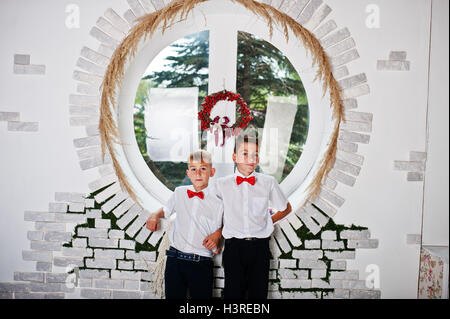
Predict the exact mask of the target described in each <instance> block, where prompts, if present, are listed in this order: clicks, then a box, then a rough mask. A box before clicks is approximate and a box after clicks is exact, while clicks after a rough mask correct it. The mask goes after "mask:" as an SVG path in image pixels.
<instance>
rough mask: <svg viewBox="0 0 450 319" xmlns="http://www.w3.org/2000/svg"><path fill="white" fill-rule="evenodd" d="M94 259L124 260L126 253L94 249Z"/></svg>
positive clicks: (115, 250)
mask: <svg viewBox="0 0 450 319" xmlns="http://www.w3.org/2000/svg"><path fill="white" fill-rule="evenodd" d="M94 257H95V258H115V259H123V258H124V257H125V251H123V250H120V249H94Z"/></svg>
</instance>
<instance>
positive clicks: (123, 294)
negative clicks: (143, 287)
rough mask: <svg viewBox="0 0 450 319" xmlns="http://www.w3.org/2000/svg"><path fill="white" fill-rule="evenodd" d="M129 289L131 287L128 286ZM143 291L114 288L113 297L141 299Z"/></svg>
mask: <svg viewBox="0 0 450 319" xmlns="http://www.w3.org/2000/svg"><path fill="white" fill-rule="evenodd" d="M127 289H129V288H127ZM141 296H142V293H141V292H139V291H125V290H113V292H112V298H113V299H141Z"/></svg>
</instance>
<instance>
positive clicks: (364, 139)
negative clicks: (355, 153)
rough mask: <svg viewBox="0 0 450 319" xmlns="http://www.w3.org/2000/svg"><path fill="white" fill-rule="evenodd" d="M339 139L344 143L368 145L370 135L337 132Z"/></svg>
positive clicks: (344, 131)
mask: <svg viewBox="0 0 450 319" xmlns="http://www.w3.org/2000/svg"><path fill="white" fill-rule="evenodd" d="M339 139H341V140H343V141H345V142H356V143H363V144H368V143H369V141H370V135H365V134H361V133H357V132H350V131H346V130H340V131H339Z"/></svg>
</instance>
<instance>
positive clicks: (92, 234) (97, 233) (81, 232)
mask: <svg viewBox="0 0 450 319" xmlns="http://www.w3.org/2000/svg"><path fill="white" fill-rule="evenodd" d="M78 236H82V237H89V238H107V237H108V230H107V229H96V228H86V227H80V228H78Z"/></svg>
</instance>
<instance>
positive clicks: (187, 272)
mask: <svg viewBox="0 0 450 319" xmlns="http://www.w3.org/2000/svg"><path fill="white" fill-rule="evenodd" d="M213 278H214V276H213V261H212V259H210V260H201V261H190V260H183V259H179V258H177V257H172V256H167V260H166V270H165V274H164V281H165V292H166V299H187V294H188V291H189V297H190V298H191V299H210V298H212V288H213Z"/></svg>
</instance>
